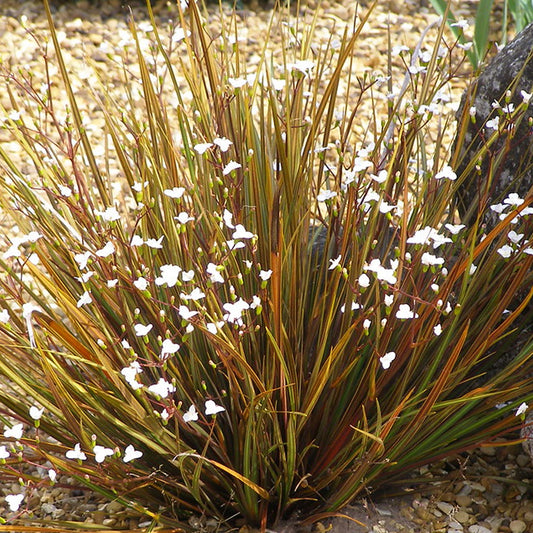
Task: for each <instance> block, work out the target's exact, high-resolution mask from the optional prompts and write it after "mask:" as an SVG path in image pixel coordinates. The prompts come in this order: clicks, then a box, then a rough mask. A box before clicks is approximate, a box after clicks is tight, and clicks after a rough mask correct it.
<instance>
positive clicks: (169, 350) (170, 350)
mask: <svg viewBox="0 0 533 533" xmlns="http://www.w3.org/2000/svg"><path fill="white" fill-rule="evenodd" d="M179 349H180V345H179V344H176V343H174V342H172V341H171V340H170V339H165V340H164V341H163V345H162V346H161V355H160V356H159V357H160V358H161V359H165V358H166V357H167V356H168V355H172V354H175V353H176V352H177V351H178V350H179Z"/></svg>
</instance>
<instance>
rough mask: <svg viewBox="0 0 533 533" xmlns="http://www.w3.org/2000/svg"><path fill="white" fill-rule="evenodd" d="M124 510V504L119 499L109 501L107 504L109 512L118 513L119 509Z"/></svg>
mask: <svg viewBox="0 0 533 533" xmlns="http://www.w3.org/2000/svg"><path fill="white" fill-rule="evenodd" d="M123 510H124V506H123V505H122V504H120V503H119V502H117V501H113V502H109V503H108V504H107V505H106V511H107V512H108V513H109V514H116V513H118V512H119V511H123Z"/></svg>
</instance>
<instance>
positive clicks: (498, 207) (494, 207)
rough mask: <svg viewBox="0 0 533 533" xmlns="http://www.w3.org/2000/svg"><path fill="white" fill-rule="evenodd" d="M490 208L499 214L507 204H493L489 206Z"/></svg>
mask: <svg viewBox="0 0 533 533" xmlns="http://www.w3.org/2000/svg"><path fill="white" fill-rule="evenodd" d="M490 209H491V211H494V212H495V213H498V214H499V215H500V214H501V213H503V212H504V211H505V210H506V209H507V206H506V205H505V204H493V205H491V206H490Z"/></svg>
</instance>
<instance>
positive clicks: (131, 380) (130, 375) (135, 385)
mask: <svg viewBox="0 0 533 533" xmlns="http://www.w3.org/2000/svg"><path fill="white" fill-rule="evenodd" d="M142 371H143V370H142V368H141V365H140V364H139V363H138V362H137V361H133V362H131V363H130V365H129V366H126V367H124V368H123V369H122V370H121V371H120V373H121V374H122V375H123V376H124V379H125V380H126V381H127V382H128V385H129V386H130V387H131V388H132V389H133V390H137V389H141V388H142V387H143V385H142V383H139V382H138V381H137V379H136V376H137V374H141V373H142Z"/></svg>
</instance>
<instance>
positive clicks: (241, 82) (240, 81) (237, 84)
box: [228, 78, 248, 89]
mask: <svg viewBox="0 0 533 533" xmlns="http://www.w3.org/2000/svg"><path fill="white" fill-rule="evenodd" d="M228 83H229V84H230V85H231V86H232V87H233V88H234V89H240V88H241V87H244V86H245V85H246V84H247V83H248V80H247V79H246V78H228Z"/></svg>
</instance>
